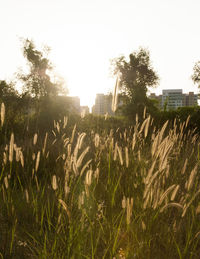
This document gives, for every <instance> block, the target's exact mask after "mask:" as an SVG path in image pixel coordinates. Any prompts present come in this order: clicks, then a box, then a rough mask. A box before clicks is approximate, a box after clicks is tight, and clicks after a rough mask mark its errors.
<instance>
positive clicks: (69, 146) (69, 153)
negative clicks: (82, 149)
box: [67, 144, 72, 158]
mask: <svg viewBox="0 0 200 259" xmlns="http://www.w3.org/2000/svg"><path fill="white" fill-rule="evenodd" d="M71 153H72V145H71V144H68V145H67V155H68V158H69V157H70V156H71Z"/></svg>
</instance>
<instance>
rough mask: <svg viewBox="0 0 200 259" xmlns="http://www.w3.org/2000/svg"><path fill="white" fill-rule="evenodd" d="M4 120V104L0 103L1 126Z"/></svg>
mask: <svg viewBox="0 0 200 259" xmlns="http://www.w3.org/2000/svg"><path fill="white" fill-rule="evenodd" d="M4 120H5V105H4V103H2V104H1V127H2V126H3V124H4Z"/></svg>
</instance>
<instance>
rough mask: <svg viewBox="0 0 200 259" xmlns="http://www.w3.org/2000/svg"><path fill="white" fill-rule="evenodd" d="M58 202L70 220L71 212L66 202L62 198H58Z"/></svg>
mask: <svg viewBox="0 0 200 259" xmlns="http://www.w3.org/2000/svg"><path fill="white" fill-rule="evenodd" d="M58 201H59V203H60V204H61V205H62V207H63V209H64V210H65V211H66V213H67V216H68V219H69V221H70V222H71V213H70V211H69V209H68V207H67V204H66V203H65V202H64V201H63V200H62V199H58Z"/></svg>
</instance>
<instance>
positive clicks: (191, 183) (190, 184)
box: [186, 165, 198, 191]
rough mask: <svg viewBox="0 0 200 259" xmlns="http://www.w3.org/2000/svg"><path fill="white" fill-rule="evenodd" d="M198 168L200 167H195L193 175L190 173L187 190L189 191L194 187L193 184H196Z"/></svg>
mask: <svg viewBox="0 0 200 259" xmlns="http://www.w3.org/2000/svg"><path fill="white" fill-rule="evenodd" d="M197 168H198V165H195V167H194V168H193V170H192V171H191V173H190V177H189V179H188V181H187V182H186V184H187V185H186V186H187V187H186V188H187V190H188V191H189V190H190V189H191V188H192V186H193V183H194V179H195V176H196V174H197Z"/></svg>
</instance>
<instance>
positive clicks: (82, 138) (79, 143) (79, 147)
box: [78, 132, 86, 149]
mask: <svg viewBox="0 0 200 259" xmlns="http://www.w3.org/2000/svg"><path fill="white" fill-rule="evenodd" d="M85 136H86V133H85V132H83V133H81V134H80V136H79V138H78V149H81V147H82V144H83V140H84V138H85Z"/></svg>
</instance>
